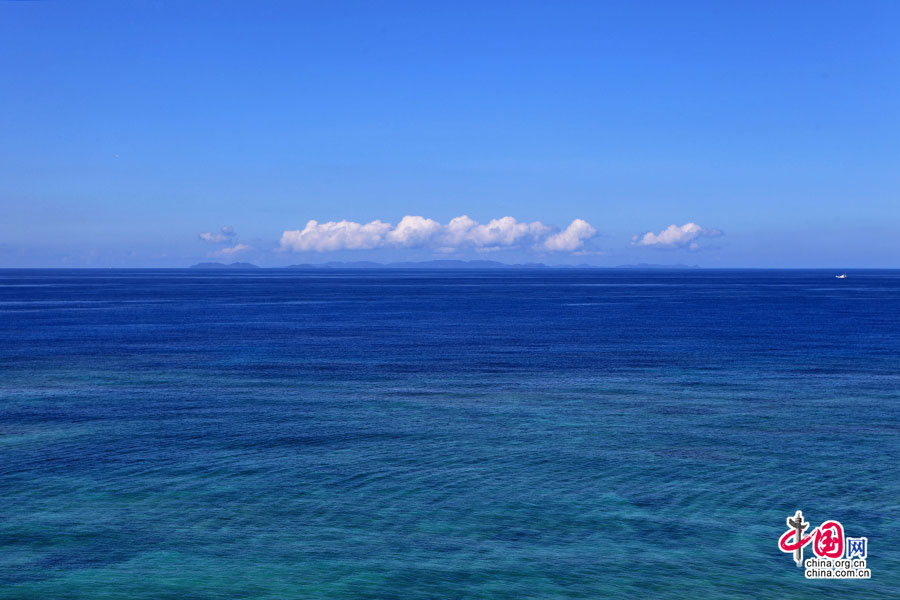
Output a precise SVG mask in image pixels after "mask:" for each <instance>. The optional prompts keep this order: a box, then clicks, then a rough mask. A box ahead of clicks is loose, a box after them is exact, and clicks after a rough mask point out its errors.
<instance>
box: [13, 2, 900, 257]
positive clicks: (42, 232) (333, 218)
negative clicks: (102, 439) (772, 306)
mask: <svg viewBox="0 0 900 600" xmlns="http://www.w3.org/2000/svg"><path fill="white" fill-rule="evenodd" d="M898 107H900V3H897V2H893V1H883V2H871V1H868V2H867V1H857V2H827V1H822V2H806V1H803V2H791V1H785V0H782V1H778V2H765V1H762V0H756V1H752V2H751V1H748V2H740V1H735V2H696V1H682V2H669V1H665V2H663V1H659V2H649V1H643V2H642V1H633V2H631V1H629V2H624V1H622V2H599V1H584V2H565V1H560V2H499V1H496V2H484V1H480V2H464V1H459V0H457V1H453V2H440V1H437V0H436V1H433V2H408V3H406V2H389V1H388V2H381V1H367V2H343V1H335V2H297V1H294V2H266V1H249V0H248V1H245V2H227V1H221V2H220V1H217V2H190V1H177V2H175V1H154V2H149V1H148V2H145V1H140V0H134V1H130V2H118V1H116V2H93V1H92V2H60V1H46V2H28V1H24V2H23V1H15V2H11V1H2V0H0V267H184V266H188V265H190V264H193V263H196V262H201V261H221V262H233V261H246V262H253V263H255V264H258V265H262V266H283V265H290V264H297V263H321V262H328V261H354V260H374V261H380V262H389V261H395V260H429V259H434V258H442V259H446V258H457V259H467V260H468V259H490V260H498V261H501V262H508V263H517V262H544V263H547V264H592V265H599V266H615V265H620V264H634V263H655V264H692V265H694V264H696V265H701V266H704V267H833V268H854V267H857V268H858V267H888V268H890V267H900V235H898V232H900V108H898Z"/></svg>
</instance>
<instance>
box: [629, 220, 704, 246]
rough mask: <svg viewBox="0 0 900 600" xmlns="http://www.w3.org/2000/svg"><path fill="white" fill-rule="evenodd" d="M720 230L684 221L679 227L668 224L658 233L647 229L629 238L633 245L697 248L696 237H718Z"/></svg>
mask: <svg viewBox="0 0 900 600" xmlns="http://www.w3.org/2000/svg"><path fill="white" fill-rule="evenodd" d="M720 235H722V232H721V231H719V230H718V229H704V228H703V227H700V226H699V225H697V224H696V223H685V224H684V225H682V226H681V227H679V226H677V225H669V226H668V227H667V228H665V229H663V230H662V231H660V232H659V233H653V232H652V231H649V232H647V233H644V234H643V235H636V236H634V237H633V238H632V239H631V244H632V245H633V246H655V247H657V248H684V247H685V246H687V247H688V248H690V249H691V250H696V249H697V248H699V247H700V246H699V244H698V243H697V241H696V240H697V238H700V237H718V236H720Z"/></svg>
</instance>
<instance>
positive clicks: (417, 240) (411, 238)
mask: <svg viewBox="0 0 900 600" xmlns="http://www.w3.org/2000/svg"><path fill="white" fill-rule="evenodd" d="M441 229H442V228H441V224H440V223H438V222H437V221H433V220H431V219H426V218H425V217H414V216H410V215H407V216H405V217H403V218H402V219H401V220H400V222H399V223H398V224H397V226H396V227H394V228H393V229H392V230H390V231H388V233H387V235H386V236H385V240H386V241H388V242H390V243H392V244H396V245H398V246H405V247H407V248H408V247H411V246H423V245H425V244H427V243H428V242H430V241H431V240H432V238H434V237H435V236H436V235H438V234H439V233H440V231H441Z"/></svg>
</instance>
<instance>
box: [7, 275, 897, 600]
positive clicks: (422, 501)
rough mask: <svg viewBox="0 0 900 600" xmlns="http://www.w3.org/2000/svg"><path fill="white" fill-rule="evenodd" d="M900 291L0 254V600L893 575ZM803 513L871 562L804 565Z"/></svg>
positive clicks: (623, 587)
mask: <svg viewBox="0 0 900 600" xmlns="http://www.w3.org/2000/svg"><path fill="white" fill-rule="evenodd" d="M897 314H900V272H897V271H864V272H856V273H850V277H848V279H847V280H835V279H834V278H833V274H832V273H828V272H823V271H662V272H636V271H618V270H609V271H605V270H604V271H493V272H492V271H484V272H445V271H434V272H424V271H407V272H402V271H379V272H367V271H333V272H322V271H315V272H312V271H307V272H304V271H298V272H291V271H248V272H233V273H207V272H196V271H0V342H2V344H0V497H2V499H3V513H2V517H0V598H3V599H7V598H8V599H26V598H41V599H44V598H109V599H119V598H122V599H124V598H173V599H174V598H179V599H180V598H188V599H189V598H197V599H200V598H209V599H218V598H221V599H230V598H260V599H262V598H266V599H280V598H630V597H634V596H636V595H640V596H641V597H647V598H699V597H709V598H771V597H781V598H847V597H854V598H855V597H866V598H896V597H897V592H896V590H897V589H900V549H898V548H900V532H898V528H897V525H898V514H900V511H898V509H900V507H898V498H900V477H898V474H900V471H898V467H897V465H898V459H900V442H898V433H900V408H898V400H900V320H898V318H897V316H896V315H897ZM797 509H802V510H803V511H804V514H805V515H806V517H807V520H809V521H810V522H813V525H814V526H815V525H817V524H818V523H820V522H822V521H825V520H826V519H837V520H840V521H841V522H842V523H843V524H844V526H845V528H846V529H847V533H848V535H852V536H867V537H868V539H869V555H870V557H869V566H870V567H871V569H872V572H873V577H872V579H871V580H868V581H825V582H815V581H807V580H805V579H804V578H803V574H802V571H801V570H800V569H798V568H796V567H795V566H794V564H793V561H792V560H791V558H790V556H789V555H787V554H784V553H782V552H780V551H779V550H778V548H777V539H778V537H779V536H780V535H781V533H782V532H783V531H784V529H785V524H784V520H785V517H787V516H788V515H789V514H793V512H794V511H795V510H797ZM807 555H809V553H807Z"/></svg>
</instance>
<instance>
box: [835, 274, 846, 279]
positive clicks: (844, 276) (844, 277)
mask: <svg viewBox="0 0 900 600" xmlns="http://www.w3.org/2000/svg"><path fill="white" fill-rule="evenodd" d="M835 277H836V278H837V279H847V274H846V273H841V274H840V275H835Z"/></svg>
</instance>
